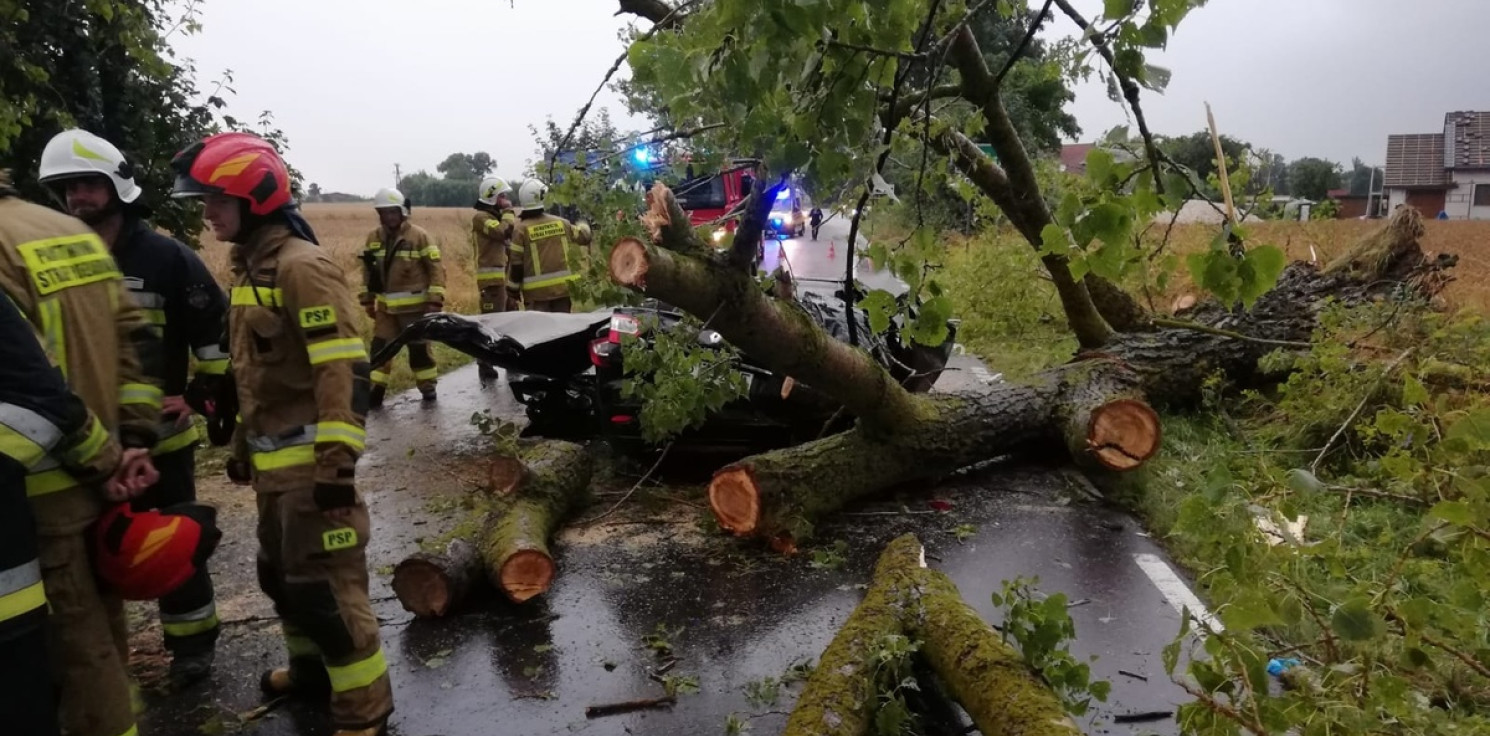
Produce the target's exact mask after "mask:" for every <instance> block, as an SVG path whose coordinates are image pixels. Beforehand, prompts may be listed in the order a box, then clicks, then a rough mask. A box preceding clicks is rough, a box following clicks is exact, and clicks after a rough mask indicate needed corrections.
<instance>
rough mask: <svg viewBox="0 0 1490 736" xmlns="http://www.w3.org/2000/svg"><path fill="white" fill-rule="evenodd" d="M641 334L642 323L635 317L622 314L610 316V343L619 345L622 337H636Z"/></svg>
mask: <svg viewBox="0 0 1490 736" xmlns="http://www.w3.org/2000/svg"><path fill="white" fill-rule="evenodd" d="M640 334H642V323H641V320H638V319H637V318H635V317H629V316H627V315H624V314H612V315H611V316H610V341H611V342H613V343H615V344H617V345H620V344H621V336H622V335H630V336H632V337H636V336H637V335H640Z"/></svg>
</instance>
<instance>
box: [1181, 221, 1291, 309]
mask: <svg viewBox="0 0 1490 736" xmlns="http://www.w3.org/2000/svg"><path fill="white" fill-rule="evenodd" d="M1222 240H1223V242H1224V238H1223V239H1222ZM1185 262H1186V264H1187V265H1188V266H1189V267H1190V276H1191V278H1193V279H1195V283H1196V285H1198V286H1199V287H1200V288H1202V289H1205V290H1206V291H1208V292H1210V293H1211V294H1213V295H1215V297H1216V298H1217V299H1219V300H1221V301H1222V302H1224V303H1227V304H1235V303H1237V302H1241V304H1242V306H1244V307H1251V306H1252V305H1253V304H1255V303H1256V302H1257V300H1258V299H1259V298H1260V297H1262V295H1263V294H1266V293H1268V291H1269V290H1271V289H1272V288H1273V286H1274V285H1276V284H1277V283H1278V276H1279V275H1281V274H1282V273H1283V268H1284V267H1285V266H1287V265H1288V258H1287V256H1286V255H1284V253H1283V251H1282V250H1280V249H1278V248H1276V247H1274V246H1271V245H1261V246H1257V247H1254V248H1252V249H1251V250H1248V251H1247V253H1246V254H1245V255H1244V256H1243V257H1242V258H1240V259H1238V258H1236V257H1235V256H1233V255H1232V254H1231V253H1230V252H1228V251H1227V250H1226V249H1224V248H1222V247H1217V246H1216V245H1215V244H1213V245H1212V248H1211V250H1208V251H1204V252H1201V253H1191V254H1190V255H1189V256H1187V257H1186V259H1185Z"/></svg>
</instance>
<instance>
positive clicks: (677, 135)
mask: <svg viewBox="0 0 1490 736" xmlns="http://www.w3.org/2000/svg"><path fill="white" fill-rule="evenodd" d="M727 125H728V123H713V124H711V125H701V126H699V127H697V128H689V129H687V130H675V131H673V132H671V133H668V134H666V135H660V136H657V137H656V138H653V139H651V140H649V141H645V142H643V143H641V144H639V145H643V146H654V145H657V144H658V143H667V142H668V141H676V140H683V139H685V138H692V137H694V136H697V135H703V134H704V133H707V132H709V131H711V130H718V129H720V128H723V127H725V126H727ZM661 130H663V128H658V129H656V130H652V131H649V132H651V133H657V132H659V131H661ZM643 135H646V134H643ZM632 137H636V136H628V138H632ZM628 138H622V139H621V140H620V141H617V142H624V141H626V140H628ZM630 150H631V148H630V147H629V146H628V147H626V148H623V149H622V150H619V151H611V152H610V153H607V154H605V155H604V156H598V157H596V158H595V160H594V161H586V162H585V165H584V166H579V167H576V168H578V169H579V170H581V171H584V170H585V169H588V168H590V167H591V166H594V165H595V164H598V163H601V162H603V161H609V160H611V159H613V158H615V157H617V156H621V155H624V154H625V153H626V152H627V151H630Z"/></svg>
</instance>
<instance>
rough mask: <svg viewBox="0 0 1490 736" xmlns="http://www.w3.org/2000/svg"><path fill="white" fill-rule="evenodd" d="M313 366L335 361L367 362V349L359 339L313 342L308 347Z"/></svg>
mask: <svg viewBox="0 0 1490 736" xmlns="http://www.w3.org/2000/svg"><path fill="white" fill-rule="evenodd" d="M305 351H306V353H307V354H309V356H310V364H311V365H320V364H322V363H330V362H331V361H333V360H367V348H365V347H363V346H362V339H361V338H358V337H339V338H336V339H332V340H322V341H320V342H313V343H311V344H309V345H307V346H306V348H305Z"/></svg>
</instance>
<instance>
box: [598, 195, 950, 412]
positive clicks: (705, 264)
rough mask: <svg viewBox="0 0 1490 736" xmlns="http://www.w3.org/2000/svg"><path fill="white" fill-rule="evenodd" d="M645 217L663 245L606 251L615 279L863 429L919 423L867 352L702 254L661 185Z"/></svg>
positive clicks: (906, 398) (622, 245) (630, 243)
mask: <svg viewBox="0 0 1490 736" xmlns="http://www.w3.org/2000/svg"><path fill="white" fill-rule="evenodd" d="M649 200H650V207H649V211H648V213H647V215H645V216H644V218H643V219H644V222H646V223H647V224H648V226H649V228H650V229H651V230H652V239H653V241H654V242H655V243H657V244H660V245H661V246H662V247H656V246H648V245H645V244H643V243H642V242H641V241H639V240H636V239H633V238H627V239H623V240H621V241H620V242H618V243H616V245H615V247H614V248H613V249H612V250H611V257H610V276H611V279H612V280H613V281H615V282H616V283H618V284H621V285H623V286H629V287H631V288H634V289H637V290H639V291H642V292H644V293H645V294H647V295H648V296H651V297H654V298H656V299H660V300H662V301H664V302H667V303H668V304H671V305H673V306H675V307H678V308H680V309H682V310H684V311H686V312H688V313H689V314H692V315H694V316H696V317H698V318H700V319H704V320H707V321H708V323H709V326H710V328H711V329H713V330H715V331H717V332H719V334H721V335H723V336H724V338H725V340H727V341H728V342H729V343H730V344H731V345H733V346H734V347H736V348H739V349H740V350H743V351H744V352H745V353H747V354H749V355H750V356H751V357H752V358H754V359H755V360H758V361H760V362H761V363H762V364H764V365H766V366H768V367H770V368H771V370H773V371H775V372H776V373H777V374H779V375H782V376H790V377H791V378H792V379H793V380H794V381H796V382H797V383H799V384H804V385H807V386H811V387H814V388H817V389H819V390H821V391H823V392H824V393H827V394H829V395H831V396H832V397H833V398H835V399H837V400H838V401H839V402H840V403H841V404H842V405H843V406H844V408H845V409H846V410H847V411H848V412H849V413H850V414H852V415H853V416H854V417H856V418H858V419H859V420H860V421H861V422H862V423H863V424H864V425H865V428H866V430H868V431H870V432H879V433H887V432H891V431H894V429H895V428H896V427H899V426H903V425H904V424H907V423H913V422H915V421H918V420H919V419H921V418H922V416H921V414H920V407H919V404H918V403H917V402H916V401H915V400H914V397H913V396H912V395H911V394H910V393H909V392H907V391H905V390H904V389H903V388H901V386H900V385H899V384H898V383H897V382H896V381H895V379H894V378H893V377H891V376H890V374H889V372H888V371H886V370H885V369H884V367H883V366H881V365H880V364H878V363H876V362H875V361H874V359H873V358H871V357H870V356H869V354H868V353H866V352H864V351H863V350H859V349H856V348H854V347H851V346H849V345H848V344H846V343H843V342H840V341H838V340H835V339H833V338H832V337H830V336H829V335H828V334H827V333H826V332H825V331H823V330H822V329H821V328H820V327H819V326H818V325H817V324H816V323H814V322H813V321H812V319H811V318H810V317H809V316H808V315H807V313H806V312H805V311H803V310H802V308H801V307H799V306H797V305H795V304H792V303H789V302H783V301H779V300H775V299H771V298H769V297H767V296H766V295H764V294H762V293H761V290H760V288H759V286H758V285H757V284H756V283H755V281H754V279H752V278H751V277H750V275H749V274H747V273H745V272H743V271H741V270H739V269H736V268H733V267H731V266H730V265H729V264H728V263H726V262H723V261H721V260H719V259H717V258H704V257H696V256H691V255H688V253H690V252H695V251H697V250H700V249H705V246H703V245H702V244H701V243H699V242H698V237H697V235H696V234H695V233H694V232H693V229H692V228H691V227H690V226H689V224H688V216H687V214H686V213H684V212H683V210H682V208H680V207H679V206H678V203H677V199H676V198H675V197H674V196H673V193H672V192H671V191H670V190H668V188H667V187H666V186H665V185H663V184H662V183H661V182H658V184H657V185H656V186H655V187H653V189H652V192H651V193H650V194H649Z"/></svg>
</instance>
